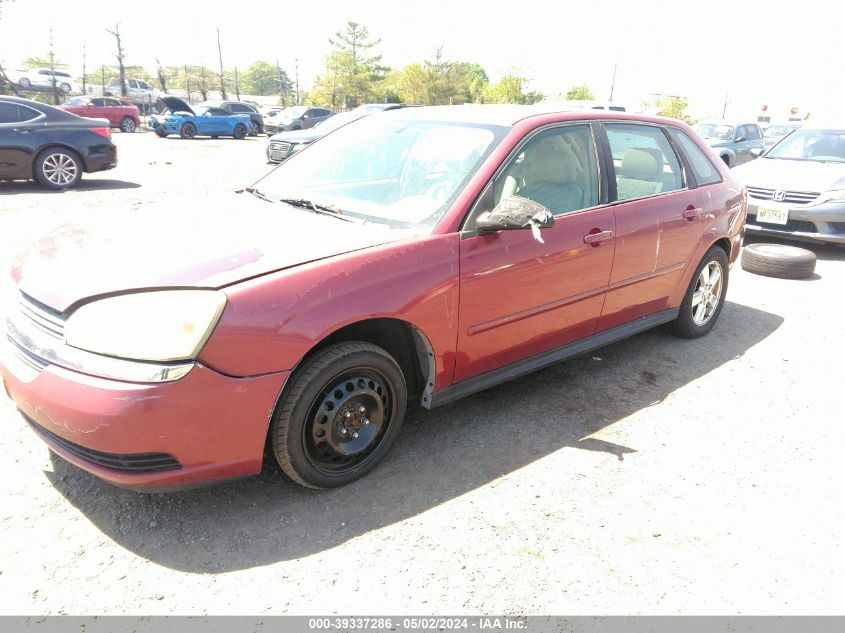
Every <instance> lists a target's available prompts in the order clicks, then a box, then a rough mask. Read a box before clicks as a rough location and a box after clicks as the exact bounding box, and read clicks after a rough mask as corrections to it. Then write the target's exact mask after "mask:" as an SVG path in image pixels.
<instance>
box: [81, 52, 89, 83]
mask: <svg viewBox="0 0 845 633" xmlns="http://www.w3.org/2000/svg"><path fill="white" fill-rule="evenodd" d="M87 93H88V75H87V69H86V66H85V44H83V45H82V94H87Z"/></svg>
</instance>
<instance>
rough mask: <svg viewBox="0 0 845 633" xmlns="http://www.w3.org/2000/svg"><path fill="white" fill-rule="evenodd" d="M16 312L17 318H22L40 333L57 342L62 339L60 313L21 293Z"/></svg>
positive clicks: (62, 325) (61, 317)
mask: <svg viewBox="0 0 845 633" xmlns="http://www.w3.org/2000/svg"><path fill="white" fill-rule="evenodd" d="M18 312H19V315H18V316H19V317H20V316H23V318H24V319H26V320H27V321H29V322H30V323H32V325H34V326H35V327H37V328H38V329H39V330H41V331H42V332H45V333H46V334H49V335H50V336H52V337H53V338H56V339H59V340H62V339H63V338H64V333H65V318H64V316H62V314H61V313H60V312H57V311H56V310H53V309H52V308H50V307H47V306H45V305H44V304H43V303H39V302H38V301H36V300H35V299H33V298H32V297H29V296H27V295H25V294H24V293H21V296H20V299H19V300H18Z"/></svg>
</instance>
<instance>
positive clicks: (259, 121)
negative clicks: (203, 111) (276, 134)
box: [199, 101, 264, 136]
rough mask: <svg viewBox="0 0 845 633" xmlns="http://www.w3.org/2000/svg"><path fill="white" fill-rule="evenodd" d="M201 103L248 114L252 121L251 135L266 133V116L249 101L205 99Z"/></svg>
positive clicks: (229, 111)
mask: <svg viewBox="0 0 845 633" xmlns="http://www.w3.org/2000/svg"><path fill="white" fill-rule="evenodd" d="M199 105H201V106H208V107H209V108H220V109H221V110H225V111H226V112H228V113H229V114H248V115H249V119H250V121H252V129H251V130H250V133H249V134H250V136H257V135H259V134H263V133H264V117H263V116H261V113H260V112H259V111H258V110H256V109H255V108H254V107H253V106H251V105H249V104H248V103H244V102H243V101H204V102H203V103H200V104H199Z"/></svg>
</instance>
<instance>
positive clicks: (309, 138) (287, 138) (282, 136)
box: [270, 128, 323, 143]
mask: <svg viewBox="0 0 845 633" xmlns="http://www.w3.org/2000/svg"><path fill="white" fill-rule="evenodd" d="M321 136H323V135H322V134H321V133H320V132H319V131H317V129H316V128H311V129H308V130H295V131H293V132H279V133H278V134H274V135H273V136H271V137H270V140H271V141H284V142H285V143H311V142H313V141H316V140H317V139H318V138H320V137H321Z"/></svg>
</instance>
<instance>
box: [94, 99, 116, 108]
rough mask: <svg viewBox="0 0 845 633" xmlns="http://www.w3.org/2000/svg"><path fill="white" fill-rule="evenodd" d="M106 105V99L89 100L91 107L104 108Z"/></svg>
mask: <svg viewBox="0 0 845 633" xmlns="http://www.w3.org/2000/svg"><path fill="white" fill-rule="evenodd" d="M106 103H108V102H107V101H106V99H91V105H93V106H94V107H96V108H104V107H105V106H106ZM109 105H111V104H109Z"/></svg>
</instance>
